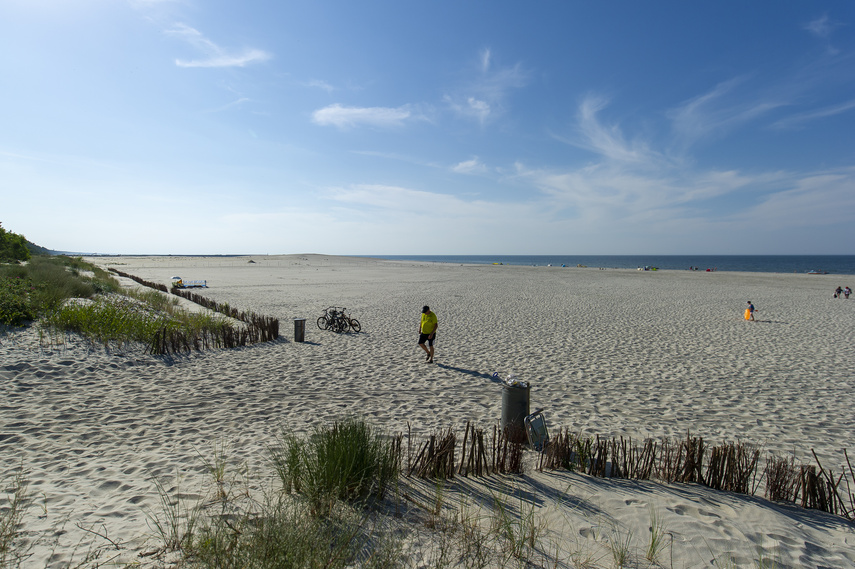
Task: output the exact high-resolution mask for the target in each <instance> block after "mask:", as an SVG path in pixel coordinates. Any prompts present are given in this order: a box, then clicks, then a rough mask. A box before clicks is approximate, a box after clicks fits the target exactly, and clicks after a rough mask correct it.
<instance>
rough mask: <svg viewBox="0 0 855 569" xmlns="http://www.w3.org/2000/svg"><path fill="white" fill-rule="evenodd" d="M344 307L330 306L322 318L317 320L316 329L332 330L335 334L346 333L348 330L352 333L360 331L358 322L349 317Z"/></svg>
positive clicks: (360, 327)
mask: <svg viewBox="0 0 855 569" xmlns="http://www.w3.org/2000/svg"><path fill="white" fill-rule="evenodd" d="M345 310H347V309H346V308H344V307H339V306H330V307H329V308H327V309H326V310H324V313H323V315H322V316H320V317H319V318H318V322H317V324H318V328H320V329H321V330H332V331H333V332H336V333H341V332H347V330H348V328H349V329H351V330H353V331H354V332H357V333H358V332H359V331H360V330H362V326H361V325H360V324H359V320H357V319H356V318H351V317H349V316H348V315H347V314H346V313H345Z"/></svg>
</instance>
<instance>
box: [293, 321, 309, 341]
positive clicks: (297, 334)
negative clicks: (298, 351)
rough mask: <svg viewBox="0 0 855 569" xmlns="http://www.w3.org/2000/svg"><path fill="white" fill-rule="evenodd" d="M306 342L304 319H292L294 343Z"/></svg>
mask: <svg viewBox="0 0 855 569" xmlns="http://www.w3.org/2000/svg"><path fill="white" fill-rule="evenodd" d="M305 340H306V319H305V318H295V319H294V341H295V342H303V341H305Z"/></svg>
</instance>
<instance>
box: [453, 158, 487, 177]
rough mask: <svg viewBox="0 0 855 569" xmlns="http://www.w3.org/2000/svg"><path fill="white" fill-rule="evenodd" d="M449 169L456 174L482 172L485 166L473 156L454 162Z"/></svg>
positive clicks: (485, 169)
mask: <svg viewBox="0 0 855 569" xmlns="http://www.w3.org/2000/svg"><path fill="white" fill-rule="evenodd" d="M451 170H452V171H453V172H456V173H458V174H484V173H485V172H487V166H486V165H485V164H484V163H483V162H481V160H479V159H478V157H477V156H475V157H473V158H472V159H471V160H464V161H463V162H459V163H457V164H455V165H454V167H452V169H451Z"/></svg>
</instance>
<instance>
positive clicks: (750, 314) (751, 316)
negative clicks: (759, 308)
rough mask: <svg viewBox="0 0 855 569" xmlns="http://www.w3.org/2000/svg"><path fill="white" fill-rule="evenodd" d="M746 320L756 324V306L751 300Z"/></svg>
mask: <svg viewBox="0 0 855 569" xmlns="http://www.w3.org/2000/svg"><path fill="white" fill-rule="evenodd" d="M746 320H751V321H752V322H754V305H753V304H751V301H750V300H749V301H748V317H747V318H746Z"/></svg>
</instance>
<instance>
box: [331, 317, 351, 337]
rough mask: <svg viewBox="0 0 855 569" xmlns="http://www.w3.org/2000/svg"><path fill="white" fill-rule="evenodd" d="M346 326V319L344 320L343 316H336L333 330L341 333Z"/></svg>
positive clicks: (332, 326)
mask: <svg viewBox="0 0 855 569" xmlns="http://www.w3.org/2000/svg"><path fill="white" fill-rule="evenodd" d="M345 326H347V325H346V324H345V323H344V320H342V319H341V318H336V319H335V320H333V321H332V324H331V325H330V328H332V331H333V332H335V333H336V334H341V333H342V332H344V328H345Z"/></svg>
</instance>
